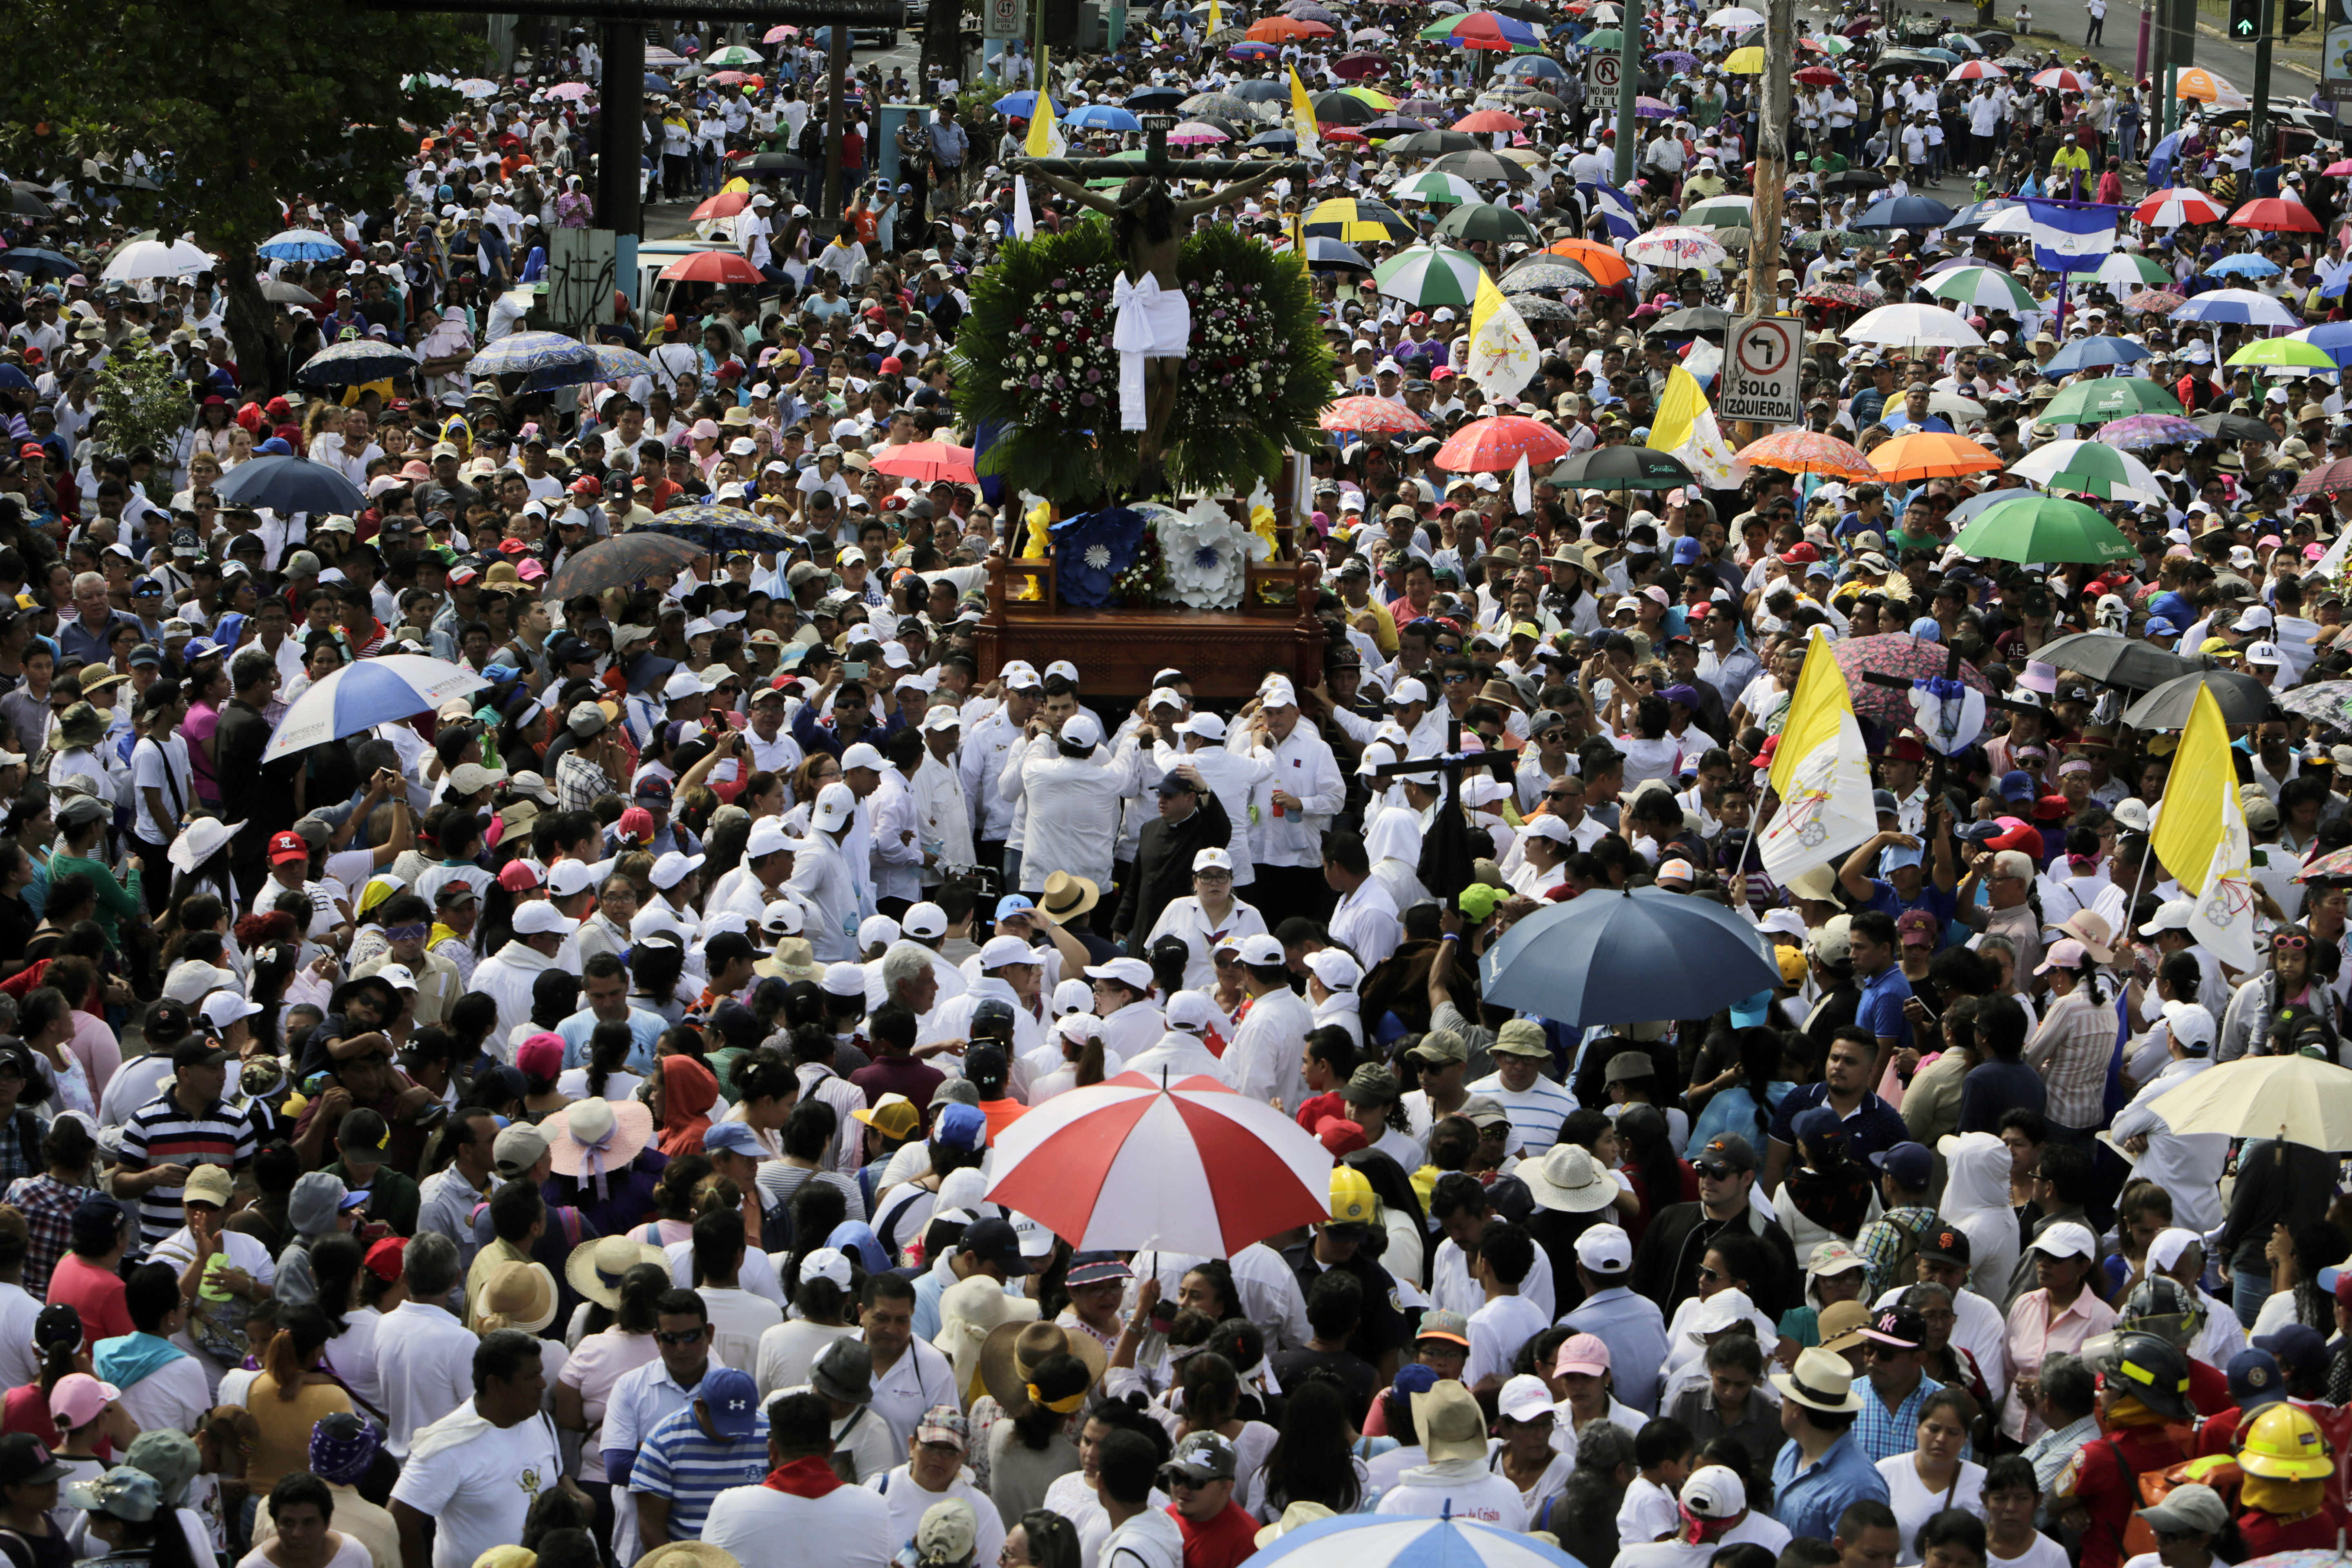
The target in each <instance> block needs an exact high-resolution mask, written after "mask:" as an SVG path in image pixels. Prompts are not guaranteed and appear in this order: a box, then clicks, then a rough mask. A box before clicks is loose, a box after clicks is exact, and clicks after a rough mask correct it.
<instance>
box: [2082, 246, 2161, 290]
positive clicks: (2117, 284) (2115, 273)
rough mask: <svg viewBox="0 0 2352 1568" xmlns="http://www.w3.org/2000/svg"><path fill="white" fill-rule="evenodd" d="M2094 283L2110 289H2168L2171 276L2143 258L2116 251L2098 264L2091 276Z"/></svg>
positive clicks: (2126, 251) (2128, 252) (2127, 252)
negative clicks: (2102, 284)
mask: <svg viewBox="0 0 2352 1568" xmlns="http://www.w3.org/2000/svg"><path fill="white" fill-rule="evenodd" d="M2091 280H2092V281H2093V282H2095V283H2104V284H2105V285H2106V286H2107V287H2108V288H2110V289H2169V288H2171V287H2172V274H2171V273H2169V272H2167V271H2166V270H2165V269H2164V268H2161V267H2158V265H2157V264H2156V263H2155V262H2153V261H2150V260H2149V259H2148V258H2147V257H2145V256H2135V255H2133V254H2132V253H2131V252H2130V251H2128V250H2118V251H2116V252H2115V253H2113V254H2112V255H2110V256H2109V257H2108V258H2106V259H2105V261H2102V262H2100V263H2099V268H2098V270H2097V271H2095V272H2094V273H2092V274H2091Z"/></svg>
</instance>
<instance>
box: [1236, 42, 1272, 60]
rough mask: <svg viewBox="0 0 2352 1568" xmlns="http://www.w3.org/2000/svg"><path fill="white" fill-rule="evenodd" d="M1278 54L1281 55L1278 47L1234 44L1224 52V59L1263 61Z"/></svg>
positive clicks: (1258, 44)
mask: <svg viewBox="0 0 2352 1568" xmlns="http://www.w3.org/2000/svg"><path fill="white" fill-rule="evenodd" d="M1280 53H1282V49H1281V47H1280V46H1278V45H1276V44H1261V43H1257V42H1255V41H1252V42H1249V43H1242V44H1235V45H1234V47H1232V48H1230V49H1227V50H1226V51H1225V58H1227V59H1229V60H1263V59H1271V58H1273V57H1274V56H1276V55H1278V54H1280Z"/></svg>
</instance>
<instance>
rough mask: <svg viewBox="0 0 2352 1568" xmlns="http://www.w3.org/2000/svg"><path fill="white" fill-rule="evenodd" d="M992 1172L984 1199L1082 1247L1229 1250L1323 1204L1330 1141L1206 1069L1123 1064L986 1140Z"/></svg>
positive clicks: (1200, 1253)
mask: <svg viewBox="0 0 2352 1568" xmlns="http://www.w3.org/2000/svg"><path fill="white" fill-rule="evenodd" d="M995 1170H996V1180H995V1181H994V1183H993V1184H992V1185H991V1186H990V1187H989V1189H988V1197H989V1200H990V1201H991V1202H992V1203H1000V1204H1003V1205H1005V1206H1006V1207H1008V1208H1012V1209H1015V1210H1018V1211H1019V1212H1020V1213H1022V1214H1025V1215H1029V1216H1030V1217H1031V1218H1033V1219H1034V1220H1036V1221H1037V1223H1038V1224H1040V1225H1042V1226H1045V1228H1046V1229H1048V1230H1050V1231H1052V1232H1053V1233H1054V1234H1055V1235H1056V1236H1059V1237H1064V1238H1066V1240H1067V1241H1068V1242H1069V1243H1070V1245H1071V1246H1072V1247H1075V1248H1076V1249H1077V1250H1078V1251H1081V1252H1088V1251H1097V1250H1101V1249H1105V1248H1122V1249H1125V1248H1138V1249H1140V1248H1144V1247H1152V1248H1158V1249H1160V1250H1162V1251H1168V1252H1181V1253H1190V1254H1192V1255H1194V1256H1196V1257H1210V1258H1230V1257H1232V1256H1233V1255H1234V1253H1236V1252H1239V1251H1240V1250H1241V1249H1242V1248H1243V1247H1247V1246H1249V1245H1250V1243H1252V1242H1254V1241H1263V1240H1264V1239H1265V1238H1266V1237H1269V1236H1272V1235H1274V1234H1275V1233H1276V1232H1277V1231H1283V1230H1287V1229H1289V1228H1290V1227H1292V1226H1300V1225H1308V1224H1312V1223H1313V1222H1315V1221H1317V1220H1318V1219H1327V1218H1328V1217H1329V1213H1330V1210H1329V1205H1330V1194H1329V1187H1330V1181H1331V1155H1330V1152H1329V1151H1328V1150H1327V1149H1325V1148H1324V1147H1323V1145H1322V1144H1321V1143H1320V1142H1317V1140H1316V1139H1315V1137H1314V1135H1313V1134H1311V1133H1309V1132H1307V1131H1306V1130H1305V1129H1304V1128H1302V1127H1300V1126H1299V1125H1298V1124H1297V1122H1296V1121H1292V1120H1291V1119H1290V1118H1289V1117H1287V1116H1285V1115H1284V1114H1283V1113H1282V1112H1281V1111H1279V1110H1276V1109H1274V1107H1272V1106H1271V1105H1267V1104H1265V1103H1264V1102H1263V1101H1260V1100H1252V1099H1246V1098H1244V1097H1243V1096H1241V1095H1238V1094H1235V1093H1234V1091H1233V1090H1232V1089H1227V1088H1226V1087H1225V1086H1224V1085H1223V1083H1220V1082H1219V1081H1217V1080H1216V1079H1212V1078H1207V1077H1199V1078H1184V1079H1175V1080H1174V1081H1173V1082H1169V1081H1166V1080H1165V1079H1152V1078H1148V1077H1146V1076H1145V1075H1144V1074H1142V1073H1139V1072H1125V1073H1121V1074H1119V1075H1118V1077H1117V1078H1114V1079H1108V1080H1107V1081H1105V1082H1102V1083H1098V1084H1096V1085H1094V1086H1093V1087H1092V1088H1089V1089H1072V1090H1070V1091H1069V1092H1068V1093H1066V1094H1059V1095H1055V1097H1054V1098H1053V1099H1052V1100H1047V1101H1046V1102H1045V1104H1043V1105H1040V1106H1038V1107H1036V1108H1035V1109H1034V1110H1031V1111H1030V1112H1029V1113H1028V1114H1027V1115H1025V1116H1023V1117H1021V1118H1020V1119H1019V1120H1017V1121H1014V1122H1013V1123H1012V1124H1011V1125H1010V1126H1008V1127H1006V1128H1005V1129H1004V1131H1003V1134H1002V1135H1000V1136H999V1137H998V1138H997V1139H996V1163H995Z"/></svg>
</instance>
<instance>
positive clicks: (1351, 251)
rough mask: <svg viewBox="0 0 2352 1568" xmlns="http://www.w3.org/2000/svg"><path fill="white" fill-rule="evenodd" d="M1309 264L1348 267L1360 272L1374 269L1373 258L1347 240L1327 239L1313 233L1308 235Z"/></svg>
mask: <svg viewBox="0 0 2352 1568" xmlns="http://www.w3.org/2000/svg"><path fill="white" fill-rule="evenodd" d="M1307 266H1309V267H1311V268H1333V267H1346V268H1353V269H1354V270H1356V271H1358V272H1370V270H1371V269H1372V262H1371V258H1370V257H1368V256H1366V255H1365V254H1364V253H1363V252H1362V251H1360V250H1358V249H1357V248H1356V247H1354V246H1352V245H1349V244H1348V243H1347V242H1346V241H1345V240H1339V239H1325V238H1323V237H1321V236H1319V235H1312V234H1310V235H1308V236H1307Z"/></svg>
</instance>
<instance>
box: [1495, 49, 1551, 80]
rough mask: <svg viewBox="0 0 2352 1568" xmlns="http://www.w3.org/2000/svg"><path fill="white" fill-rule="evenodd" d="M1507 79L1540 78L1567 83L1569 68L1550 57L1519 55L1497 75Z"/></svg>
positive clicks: (1509, 61) (1506, 63)
mask: <svg viewBox="0 0 2352 1568" xmlns="http://www.w3.org/2000/svg"><path fill="white" fill-rule="evenodd" d="M1497 74H1498V75H1501V76H1507V77H1515V76H1516V77H1538V78H1541V79H1544V80H1546V81H1566V80H1567V79H1568V68H1567V67H1566V66H1564V65H1562V64H1560V63H1559V61H1558V60H1556V59H1553V58H1551V57H1550V56H1549V55H1517V56H1514V57H1513V58H1511V59H1509V60H1508V61H1507V62H1505V64H1504V66H1503V68H1502V70H1501V71H1500V72H1498V73H1497Z"/></svg>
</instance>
